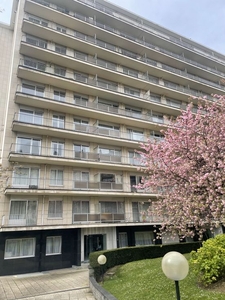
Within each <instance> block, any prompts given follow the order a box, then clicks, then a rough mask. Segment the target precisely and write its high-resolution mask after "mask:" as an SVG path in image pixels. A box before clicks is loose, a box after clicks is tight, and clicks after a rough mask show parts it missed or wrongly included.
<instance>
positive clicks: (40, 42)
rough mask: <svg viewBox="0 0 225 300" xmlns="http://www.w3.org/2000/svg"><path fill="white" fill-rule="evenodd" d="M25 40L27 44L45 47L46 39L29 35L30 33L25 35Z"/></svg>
mask: <svg viewBox="0 0 225 300" xmlns="http://www.w3.org/2000/svg"><path fill="white" fill-rule="evenodd" d="M26 42H27V43H28V44H31V45H34V46H37V47H41V48H45V49H47V45H48V43H47V41H46V40H42V39H40V38H37V37H35V36H31V35H26Z"/></svg>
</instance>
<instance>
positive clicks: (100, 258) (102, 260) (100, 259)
mask: <svg viewBox="0 0 225 300" xmlns="http://www.w3.org/2000/svg"><path fill="white" fill-rule="evenodd" d="M97 260H98V263H99V265H100V268H101V272H102V282H104V276H103V266H104V265H105V264H106V262H107V258H106V256H105V255H104V254H101V255H99V256H98V259H97Z"/></svg>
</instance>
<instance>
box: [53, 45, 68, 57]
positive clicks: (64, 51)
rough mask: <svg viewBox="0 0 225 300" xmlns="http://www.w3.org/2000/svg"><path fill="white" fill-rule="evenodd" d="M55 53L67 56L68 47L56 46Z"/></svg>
mask: <svg viewBox="0 0 225 300" xmlns="http://www.w3.org/2000/svg"><path fill="white" fill-rule="evenodd" d="M55 52H57V53H60V54H65V55H66V47H65V46H63V45H59V44H55Z"/></svg>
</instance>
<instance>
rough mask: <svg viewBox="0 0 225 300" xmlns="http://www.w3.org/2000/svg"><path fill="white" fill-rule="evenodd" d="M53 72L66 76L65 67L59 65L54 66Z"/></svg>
mask: <svg viewBox="0 0 225 300" xmlns="http://www.w3.org/2000/svg"><path fill="white" fill-rule="evenodd" d="M54 73H55V75H58V76H62V77H65V76H66V69H65V68H62V67H59V66H54Z"/></svg>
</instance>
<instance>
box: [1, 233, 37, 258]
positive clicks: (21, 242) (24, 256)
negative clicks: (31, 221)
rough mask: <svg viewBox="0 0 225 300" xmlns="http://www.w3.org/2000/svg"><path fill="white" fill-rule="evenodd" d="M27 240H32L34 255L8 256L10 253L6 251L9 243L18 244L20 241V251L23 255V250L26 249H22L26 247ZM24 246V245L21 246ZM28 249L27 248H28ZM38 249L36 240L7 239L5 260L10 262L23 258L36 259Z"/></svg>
mask: <svg viewBox="0 0 225 300" xmlns="http://www.w3.org/2000/svg"><path fill="white" fill-rule="evenodd" d="M27 240H32V243H33V245H32V247H33V249H32V250H33V251H32V254H30V255H17V256H7V255H6V253H9V251H6V249H7V246H8V243H9V242H14V243H15V242H16V241H18V242H19V243H20V245H19V248H20V249H19V251H20V253H21V250H22V251H23V250H24V249H21V247H25V245H23V243H25V242H26V241H27ZM21 244H22V245H21ZM26 248H27V247H26ZM35 248H36V238H20V239H6V241H5V250H4V260H8V259H21V258H27V257H35V250H36V249H35Z"/></svg>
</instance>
